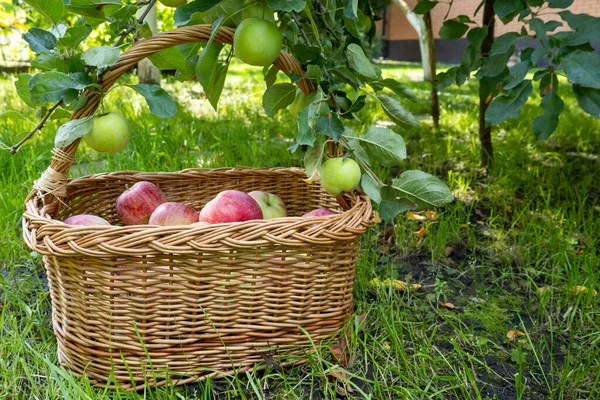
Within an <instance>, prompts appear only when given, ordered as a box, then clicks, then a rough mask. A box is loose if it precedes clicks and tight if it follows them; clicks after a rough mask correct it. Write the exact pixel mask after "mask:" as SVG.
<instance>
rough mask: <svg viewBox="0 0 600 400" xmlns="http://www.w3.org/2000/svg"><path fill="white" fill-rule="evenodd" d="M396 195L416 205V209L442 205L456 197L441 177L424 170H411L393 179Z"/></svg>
mask: <svg viewBox="0 0 600 400" xmlns="http://www.w3.org/2000/svg"><path fill="white" fill-rule="evenodd" d="M392 187H393V188H394V190H396V196H397V197H399V198H404V199H407V200H408V202H410V203H413V204H415V205H416V210H417V211H418V210H424V209H429V208H434V207H440V206H442V205H444V204H446V203H449V202H451V201H452V200H453V199H454V197H453V196H452V193H451V192H450V189H448V186H446V184H445V183H444V182H442V181H441V180H440V179H438V178H436V177H435V176H433V175H430V174H428V173H425V172H423V171H416V170H409V171H405V172H403V173H402V174H401V175H400V177H399V178H396V179H394V180H393V181H392Z"/></svg>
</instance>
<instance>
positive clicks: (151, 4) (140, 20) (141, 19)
mask: <svg viewBox="0 0 600 400" xmlns="http://www.w3.org/2000/svg"><path fill="white" fill-rule="evenodd" d="M155 4H156V0H150V1H149V2H148V5H147V6H146V8H145V9H144V12H143V13H142V14H141V15H140V16H139V18H138V19H136V20H135V24H134V25H131V26H130V27H129V28H127V29H126V30H125V31H124V32H123V33H121V35H120V36H119V39H117V41H116V42H115V44H113V47H119V46H120V45H121V43H123V40H125V38H126V37H127V36H128V35H129V34H130V33H131V32H133V31H134V30H135V28H136V27H137V25H141V24H143V23H144V20H145V19H146V16H147V15H148V13H149V12H150V10H151V9H152V7H154V5H155Z"/></svg>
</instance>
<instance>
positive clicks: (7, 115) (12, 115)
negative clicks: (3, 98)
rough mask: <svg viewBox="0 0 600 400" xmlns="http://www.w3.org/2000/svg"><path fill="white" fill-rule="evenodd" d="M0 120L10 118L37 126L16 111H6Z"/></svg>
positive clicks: (0, 115)
mask: <svg viewBox="0 0 600 400" xmlns="http://www.w3.org/2000/svg"><path fill="white" fill-rule="evenodd" d="M0 118H8V119H11V120H14V119H15V118H16V119H22V120H24V121H27V122H29V123H30V124H32V125H36V123H35V122H33V121H31V120H30V119H28V118H27V117H25V116H24V115H23V114H21V113H20V112H18V111H15V110H8V111H4V112H0Z"/></svg>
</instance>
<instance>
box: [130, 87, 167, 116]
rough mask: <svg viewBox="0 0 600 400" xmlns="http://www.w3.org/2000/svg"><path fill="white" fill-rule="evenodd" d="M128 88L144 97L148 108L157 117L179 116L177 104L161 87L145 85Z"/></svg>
mask: <svg viewBox="0 0 600 400" xmlns="http://www.w3.org/2000/svg"><path fill="white" fill-rule="evenodd" d="M128 86H129V87H130V88H132V89H133V90H135V91H136V92H138V93H139V94H141V95H142V96H144V99H146V103H148V107H150V112H151V113H152V114H154V115H156V116H157V117H161V118H169V117H174V116H175V115H176V114H177V104H175V102H174V101H173V99H172V98H171V96H170V95H169V93H167V92H166V91H165V90H164V89H163V88H161V87H160V86H158V85H149V84H144V83H140V84H139V85H128Z"/></svg>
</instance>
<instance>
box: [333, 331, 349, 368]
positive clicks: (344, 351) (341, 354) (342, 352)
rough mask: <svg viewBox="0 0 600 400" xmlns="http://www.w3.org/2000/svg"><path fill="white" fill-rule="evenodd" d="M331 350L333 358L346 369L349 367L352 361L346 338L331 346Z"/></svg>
mask: <svg viewBox="0 0 600 400" xmlns="http://www.w3.org/2000/svg"><path fill="white" fill-rule="evenodd" d="M329 349H330V350H331V354H332V355H333V357H334V358H335V359H336V360H337V362H338V363H339V364H340V365H342V366H344V367H345V366H347V365H348V361H350V350H349V349H348V342H346V338H345V337H343V338H342V339H341V340H340V341H339V342H337V343H335V344H332V345H331V346H329Z"/></svg>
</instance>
